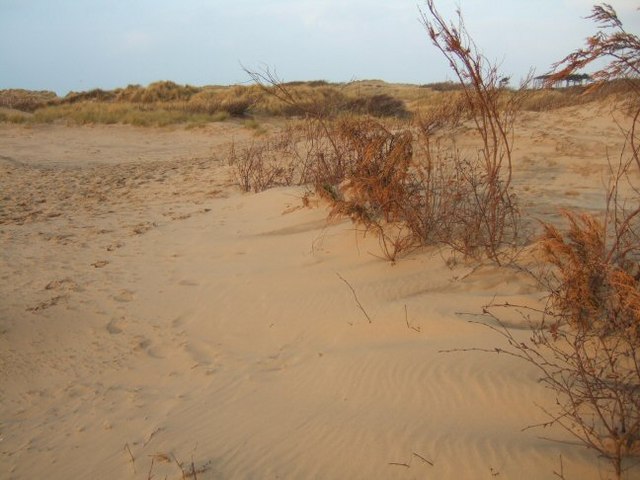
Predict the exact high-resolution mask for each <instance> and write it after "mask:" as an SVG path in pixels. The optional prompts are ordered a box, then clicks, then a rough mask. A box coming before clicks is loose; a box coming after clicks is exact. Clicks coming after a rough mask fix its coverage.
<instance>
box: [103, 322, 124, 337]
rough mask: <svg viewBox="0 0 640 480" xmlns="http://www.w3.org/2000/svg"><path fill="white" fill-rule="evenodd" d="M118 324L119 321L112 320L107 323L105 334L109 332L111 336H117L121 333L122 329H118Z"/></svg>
mask: <svg viewBox="0 0 640 480" xmlns="http://www.w3.org/2000/svg"><path fill="white" fill-rule="evenodd" d="M119 323H120V320H118V319H115V318H114V319H112V320H111V321H110V322H109V323H107V327H106V328H107V332H109V333H110V334H111V335H118V334H119V333H122V328H121V327H120V325H118V324H119Z"/></svg>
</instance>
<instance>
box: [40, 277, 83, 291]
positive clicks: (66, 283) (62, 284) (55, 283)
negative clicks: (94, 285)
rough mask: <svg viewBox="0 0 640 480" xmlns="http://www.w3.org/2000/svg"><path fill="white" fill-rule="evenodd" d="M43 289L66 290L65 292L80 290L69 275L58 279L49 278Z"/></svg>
mask: <svg viewBox="0 0 640 480" xmlns="http://www.w3.org/2000/svg"><path fill="white" fill-rule="evenodd" d="M44 289H45V290H58V291H66V292H77V291H78V290H80V287H79V286H78V284H77V283H76V282H74V281H73V280H72V279H70V278H69V277H67V278H63V279H60V280H51V281H50V282H49V283H47V285H46V286H45V287H44Z"/></svg>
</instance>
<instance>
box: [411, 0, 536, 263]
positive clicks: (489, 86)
mask: <svg viewBox="0 0 640 480" xmlns="http://www.w3.org/2000/svg"><path fill="white" fill-rule="evenodd" d="M421 15H422V23H423V24H424V26H425V28H426V30H427V33H428V35H429V37H430V38H431V41H432V43H433V44H434V46H435V47H436V48H437V49H438V50H440V52H441V53H442V54H443V55H444V56H445V58H446V59H447V60H448V62H449V65H450V66H451V68H452V70H453V72H454V74H455V75H456V77H457V78H458V81H459V84H460V86H461V87H462V89H461V95H462V98H463V99H464V100H463V102H464V104H463V105H464V107H463V111H466V112H468V115H469V117H470V118H471V121H472V123H473V126H474V130H475V132H476V133H477V134H478V135H479V137H480V139H481V141H482V147H481V148H480V149H479V150H478V152H477V157H476V158H460V157H459V156H458V154H454V160H455V167H454V174H453V176H452V177H451V178H452V179H453V180H454V181H457V182H458V183H457V184H458V185H460V186H461V187H462V191H459V192H458V194H459V195H461V198H460V200H461V201H462V202H461V203H460V204H459V206H460V207H462V208H461V209H460V210H461V214H459V215H457V216H456V217H457V218H456V220H455V221H454V223H453V226H454V230H455V229H458V228H462V229H464V230H465V231H467V232H468V234H467V235H468V237H469V238H468V241H467V239H466V238H464V237H463V238H459V237H458V235H457V234H453V241H451V243H452V245H453V246H455V247H457V248H459V249H461V250H462V251H463V252H465V254H475V252H477V251H479V250H482V251H483V253H484V254H485V255H486V256H487V257H488V258H490V259H491V260H493V261H495V262H496V263H498V264H502V263H503V262H504V261H507V260H509V259H508V257H505V255H504V253H505V249H504V247H506V246H513V245H514V244H515V243H516V242H517V238H518V234H519V215H518V209H517V206H516V205H515V197H514V196H513V193H512V191H511V175H512V165H511V151H512V144H513V127H514V123H515V118H516V115H517V113H518V111H519V110H520V107H521V101H522V98H523V96H524V90H525V88H524V87H525V84H526V82H525V83H523V85H522V86H521V87H520V89H519V90H518V91H516V92H513V93H509V94H508V95H505V90H504V88H503V79H504V77H503V76H502V75H500V74H499V72H498V69H497V67H496V66H495V65H493V64H491V63H490V62H489V61H488V60H487V59H486V58H485V57H484V56H483V55H482V53H480V51H479V50H478V48H477V46H476V45H475V43H474V42H473V39H472V38H471V36H470V35H469V33H468V32H467V30H466V28H465V25H464V21H463V19H462V16H461V15H460V14H459V16H458V23H457V25H453V24H452V23H450V22H447V21H446V20H445V19H444V18H443V17H442V16H441V15H440V13H439V12H438V10H437V9H436V7H435V4H434V2H433V0H427V10H426V11H421ZM423 131H424V132H425V135H426V136H429V135H430V134H431V133H432V129H430V128H423ZM430 156H431V155H430ZM427 166H428V168H434V167H436V168H437V164H435V165H434V162H433V161H432V160H430V159H428V160H427ZM427 174H428V175H430V173H429V172H427ZM459 240H463V243H462V244H461V243H459Z"/></svg>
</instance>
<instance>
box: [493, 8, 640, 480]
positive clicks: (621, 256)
mask: <svg viewBox="0 0 640 480" xmlns="http://www.w3.org/2000/svg"><path fill="white" fill-rule="evenodd" d="M591 18H592V19H593V20H595V21H596V22H597V23H598V24H599V26H600V27H601V28H600V29H599V31H598V33H597V34H596V35H594V36H592V37H589V38H588V39H587V46H586V47H585V48H584V49H580V50H577V51H575V52H574V53H572V54H570V55H569V56H567V57H566V58H565V59H564V60H563V61H562V62H560V63H558V64H556V65H555V68H556V69H557V73H556V74H555V75H553V76H552V77H551V78H552V80H554V81H558V80H562V79H563V78H566V77H567V76H569V75H572V74H574V73H575V72H576V70H577V69H579V68H583V67H584V66H586V65H588V64H590V63H591V62H593V61H595V60H600V59H610V63H609V64H607V65H606V66H605V67H604V68H603V69H601V70H599V71H598V72H596V74H594V77H595V78H596V79H598V80H600V81H610V80H612V79H614V78H616V77H618V76H621V75H623V76H626V77H631V78H629V79H628V80H627V84H628V87H629V88H630V89H631V91H634V92H635V95H636V98H640V90H639V89H637V85H638V84H637V80H634V79H635V78H637V77H638V75H640V68H639V65H640V39H639V38H638V37H637V36H635V35H633V34H629V33H628V32H626V31H625V30H624V29H623V28H622V23H621V22H620V20H619V19H618V17H617V15H616V13H615V11H614V10H613V8H611V7H610V6H609V5H606V4H603V5H597V6H594V7H593V14H592V15H591ZM589 91H597V85H596V86H592V87H590V89H589ZM638 121H640V109H638V110H636V112H635V114H634V117H633V123H632V126H631V128H630V130H629V131H628V132H627V133H626V140H627V142H626V145H625V148H624V149H623V151H622V152H621V156H620V162H619V164H618V166H617V168H613V167H612V179H611V186H610V188H609V191H608V194H607V197H606V202H605V211H604V213H603V215H602V216H601V217H596V216H594V215H590V214H580V213H575V212H564V216H565V218H566V219H567V222H568V228H567V229H566V230H560V229H558V228H557V227H555V226H552V225H548V224H547V225H544V234H543V236H542V238H541V241H540V246H541V252H542V258H543V260H544V261H545V262H546V264H547V265H548V266H549V268H550V271H549V273H547V274H544V275H541V276H540V280H541V285H542V286H543V288H545V289H546V291H547V292H548V303H547V304H546V306H545V307H544V308H543V309H542V310H540V311H534V310H531V309H529V310H528V313H527V314H526V317H527V318H528V319H529V321H530V322H531V326H532V333H531V337H530V339H529V340H528V341H522V340H521V339H516V338H515V336H514V334H513V333H512V332H511V331H509V330H508V329H507V328H506V327H505V326H504V323H503V322H502V321H501V320H500V318H499V316H497V315H496V314H495V313H493V312H494V310H493V309H492V308H487V309H486V310H485V313H487V314H488V315H490V316H491V317H492V318H493V319H494V320H495V321H497V322H498V324H499V326H498V327H492V328H494V329H495V330H496V331H498V332H499V333H500V334H501V335H503V336H504V337H505V338H506V340H507V342H508V344H509V346H510V349H509V350H502V349H497V351H500V352H506V353H508V354H510V355H513V356H515V357H517V358H520V359H523V360H525V361H527V362H528V363H530V364H532V365H533V366H535V367H536V368H537V369H538V370H539V372H540V374H541V376H540V381H541V382H542V383H543V384H544V385H545V386H547V387H548V388H550V389H551V390H552V391H553V392H554V394H555V397H556V398H555V405H554V407H553V408H549V409H545V410H544V411H545V412H546V413H547V414H548V416H549V421H548V422H546V423H545V424H543V425H542V426H550V425H557V426H560V427H561V428H563V429H564V430H565V431H566V432H568V433H569V434H570V435H571V436H572V437H574V438H575V439H576V440H578V441H579V442H580V443H582V444H583V445H584V446H586V447H588V448H590V449H592V450H595V451H596V452H597V453H598V454H599V455H600V456H602V457H603V458H605V459H607V460H608V461H609V462H610V464H611V466H612V467H613V470H614V473H615V477H616V478H618V479H619V478H622V475H623V473H624V472H625V470H626V469H627V468H630V467H631V466H632V463H631V461H630V460H629V458H630V457H638V456H640V355H639V353H638V352H640V235H639V232H640V230H639V229H640V222H639V219H640V189H639V188H638V187H637V185H635V184H634V183H637V174H638V172H639V171H640V148H639V145H638V138H637V133H636V132H637V130H638V128H637V127H638ZM625 185H628V186H629V187H630V188H626V191H627V192H630V194H629V193H627V194H626V195H625V194H624V192H623V190H625V189H623V186H625ZM506 306H507V307H509V308H513V306H509V305H506ZM532 317H534V318H535V320H534V319H533V318H532Z"/></svg>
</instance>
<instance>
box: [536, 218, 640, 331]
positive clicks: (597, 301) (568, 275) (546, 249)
mask: <svg viewBox="0 0 640 480" xmlns="http://www.w3.org/2000/svg"><path fill="white" fill-rule="evenodd" d="M564 215H565V217H566V218H567V220H568V222H569V229H568V231H566V232H562V233H561V232H560V231H559V230H558V229H557V228H556V227H554V226H552V225H549V224H545V225H544V228H545V233H544V236H543V237H542V240H541V247H542V251H543V255H544V260H546V262H548V263H550V264H551V265H553V266H554V267H556V272H557V273H556V275H557V277H555V278H554V279H553V280H554V281H553V282H552V284H553V285H554V288H553V290H552V294H551V297H550V298H551V306H552V308H553V310H554V311H555V312H556V317H558V318H560V319H562V321H563V322H566V323H569V324H570V325H571V326H572V327H573V328H575V329H594V330H597V331H599V332H601V333H602V334H603V335H605V336H606V335H609V334H610V333H611V332H620V331H623V332H626V333H627V334H629V335H633V336H636V337H637V336H638V334H639V333H640V330H639V329H640V315H639V313H640V291H639V288H638V287H639V286H640V285H639V284H638V278H637V275H638V273H640V272H639V270H638V264H637V260H638V259H637V253H638V252H637V250H638V247H640V245H638V244H637V243H636V242H637V240H635V241H633V243H631V244H629V243H628V242H626V241H624V240H622V241H624V243H625V244H626V245H625V246H624V247H622V244H621V243H618V242H617V241H615V240H614V241H613V246H611V245H610V246H609V247H608V246H607V238H606V236H607V232H606V229H605V226H604V225H603V223H602V222H600V221H599V220H598V219H597V218H595V217H594V216H593V215H589V214H581V215H578V214H575V213H572V212H564ZM630 227H631V225H630ZM618 233H619V234H620V235H622V236H627V237H628V236H629V234H630V233H631V231H630V230H627V231H624V232H618ZM634 236H635V234H634ZM634 243H635V245H634ZM621 247H622V248H621ZM609 248H613V250H609Z"/></svg>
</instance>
